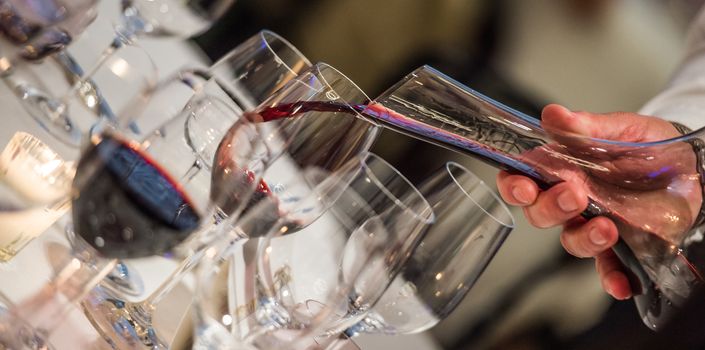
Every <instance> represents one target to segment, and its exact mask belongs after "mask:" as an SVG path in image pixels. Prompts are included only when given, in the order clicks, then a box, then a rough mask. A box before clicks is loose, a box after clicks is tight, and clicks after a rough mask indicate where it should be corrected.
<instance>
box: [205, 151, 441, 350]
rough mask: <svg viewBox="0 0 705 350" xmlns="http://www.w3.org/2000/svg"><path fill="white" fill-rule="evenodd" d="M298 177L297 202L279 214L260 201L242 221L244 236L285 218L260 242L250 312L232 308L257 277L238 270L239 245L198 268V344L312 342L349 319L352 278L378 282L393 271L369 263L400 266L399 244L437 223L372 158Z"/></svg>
mask: <svg viewBox="0 0 705 350" xmlns="http://www.w3.org/2000/svg"><path fill="white" fill-rule="evenodd" d="M300 176H301V177H302V178H303V181H300V180H295V183H296V184H298V185H299V186H301V187H306V188H308V191H309V192H308V193H307V194H304V195H302V196H301V197H299V198H298V199H297V200H296V205H291V206H289V207H288V209H286V210H279V211H273V208H272V206H271V205H269V204H268V203H267V202H260V203H258V204H257V205H256V206H254V207H253V208H252V209H251V210H250V211H249V212H248V213H247V214H246V215H244V216H243V218H241V220H240V221H239V222H238V229H240V230H242V231H243V232H248V231H250V230H251V229H252V227H253V226H254V227H255V228H256V229H260V227H258V226H259V225H260V223H261V219H262V217H265V218H269V217H272V216H273V215H274V216H277V217H279V220H278V221H276V222H275V224H274V225H270V226H269V228H268V234H267V235H266V236H265V237H264V238H263V239H262V240H261V241H260V243H259V249H258V259H257V264H256V269H257V279H256V282H257V284H258V288H257V295H256V296H255V298H256V299H255V300H254V301H253V302H252V303H251V304H252V305H253V306H254V315H253V317H246V318H244V319H243V318H241V316H240V315H238V314H237V313H236V312H237V310H238V305H237V304H236V303H234V301H236V300H238V298H239V297H240V298H241V294H242V290H240V288H243V285H247V284H249V283H252V282H251V281H250V280H249V279H248V278H247V276H246V275H245V276H242V275H239V276H237V275H236V274H235V273H234V272H233V271H234V268H235V267H236V266H237V265H236V262H235V261H234V260H232V259H233V256H234V255H233V252H234V251H235V249H234V246H233V245H230V244H229V242H228V241H221V243H220V244H217V245H213V246H212V247H211V248H209V249H208V251H207V254H206V257H207V258H206V259H204V261H203V263H202V264H201V267H200V268H199V278H198V287H197V293H196V304H195V307H196V313H195V315H196V330H195V333H196V335H195V338H196V340H195V348H197V349H201V348H203V349H206V348H219V347H224V348H228V346H234V345H236V344H243V343H248V344H249V345H250V346H252V347H254V348H258V349H269V348H272V347H273V346H279V347H280V348H282V347H286V348H297V347H298V346H297V345H296V344H299V342H310V340H311V339H313V335H315V334H316V330H317V329H319V328H320V327H323V326H326V327H327V326H330V325H331V324H332V323H336V322H338V321H339V318H341V317H343V316H340V315H339V313H341V312H342V314H343V315H344V314H345V313H346V311H347V310H348V303H349V302H350V300H349V298H350V296H351V294H350V291H351V289H353V285H354V284H360V283H367V282H369V283H371V284H376V283H378V282H380V281H384V279H385V278H387V277H385V276H384V275H386V274H387V273H390V272H391V271H390V270H387V269H386V268H378V269H374V268H372V269H370V265H371V264H376V263H378V262H380V261H382V260H385V261H387V262H388V265H386V266H387V267H391V266H394V265H395V264H396V263H399V261H400V260H401V259H403V253H402V254H399V251H398V249H399V248H400V247H403V246H407V245H409V242H413V241H414V240H415V239H416V238H417V236H418V235H419V234H420V233H421V231H422V230H423V228H424V227H425V226H426V225H428V224H430V223H431V222H432V221H433V212H432V210H431V208H430V206H429V205H428V203H427V202H426V200H425V199H424V198H423V196H421V195H420V193H418V191H417V190H416V189H415V188H414V187H413V185H411V184H410V183H409V182H408V181H407V180H406V179H405V178H404V177H403V176H402V175H401V174H399V173H398V171H396V169H394V168H393V167H391V166H390V165H389V164H388V163H387V162H385V161H384V160H382V159H381V158H379V157H378V156H376V155H373V154H370V153H363V154H361V155H358V156H357V157H354V158H352V159H351V160H350V161H349V162H348V163H346V164H344V165H342V166H341V167H339V168H338V170H336V171H335V172H333V173H331V172H328V171H325V170H322V169H320V168H316V167H312V168H307V169H305V170H303V172H302V173H301V174H300ZM301 193H302V194H303V193H304V192H303V191H302V192H301ZM290 228H293V230H290ZM224 247H225V248H227V249H223V248H224ZM375 266H378V267H381V266H379V265H375ZM243 277H244V278H243ZM379 288H383V286H379ZM238 295H240V296H239V297H238ZM358 300H360V301H362V300H364V298H363V297H362V296H361V295H360V298H359V299H358ZM291 342H293V344H292V343H291ZM282 343H284V345H282ZM275 344H276V345H275Z"/></svg>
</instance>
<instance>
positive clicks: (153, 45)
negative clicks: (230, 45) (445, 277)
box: [0, 1, 439, 350]
mask: <svg viewBox="0 0 705 350" xmlns="http://www.w3.org/2000/svg"><path fill="white" fill-rule="evenodd" d="M100 6H101V9H100V10H101V15H99V17H98V19H97V20H96V22H95V23H94V24H92V25H91V27H90V28H89V30H88V31H87V32H86V33H85V34H84V35H83V36H82V37H81V38H80V39H79V40H78V41H77V42H76V43H75V44H74V45H72V47H71V49H70V52H71V54H72V55H73V56H74V57H75V58H76V59H77V60H78V61H79V63H81V64H82V65H83V66H84V67H85V66H89V64H90V62H91V61H93V60H95V58H97V55H98V52H100V50H102V48H104V47H105V46H106V45H107V43H109V41H110V39H111V37H112V26H111V21H113V20H114V18H115V15H103V14H106V13H107V14H111V13H117V11H118V4H117V3H116V2H110V1H104V2H102V3H101V5H100ZM139 44H140V45H141V46H142V47H144V48H145V49H146V50H147V51H148V52H149V53H150V55H151V56H152V58H153V60H154V61H155V62H156V63H157V66H158V68H159V75H160V76H161V77H165V76H168V75H169V74H171V73H173V72H175V71H177V70H178V69H180V68H183V67H187V66H188V67H198V66H201V67H203V66H207V65H208V64H209V61H208V59H207V57H206V56H205V55H204V54H203V53H202V52H201V51H200V49H198V48H197V47H196V46H195V45H193V44H191V43H189V42H184V41H180V40H170V39H166V40H165V39H159V40H156V39H149V38H146V39H143V40H140V42H139ZM0 105H2V106H3V113H22V114H25V112H24V111H23V110H22V107H21V106H20V105H19V103H18V102H17V100H16V98H15V97H14V96H13V95H12V93H11V92H10V91H9V90H8V88H7V87H6V86H5V85H2V86H0ZM11 128H12V125H3V129H5V130H8V129H11ZM67 220H68V218H67V217H64V218H62V219H61V220H60V221H59V222H57V224H55V225H54V226H52V227H51V228H50V229H49V230H48V231H47V232H45V233H44V234H42V235H41V236H40V237H39V238H37V239H35V240H34V241H33V242H31V243H30V244H29V245H28V246H27V247H26V248H25V249H23V250H22V251H21V252H20V253H19V254H18V255H17V256H16V257H15V258H13V259H12V260H11V261H10V262H8V263H4V264H0V291H1V292H2V293H4V294H5V295H6V296H7V297H8V298H9V299H10V301H12V302H18V301H20V300H22V299H23V298H25V297H26V296H28V295H31V294H32V293H33V292H36V291H37V290H38V289H39V288H40V287H41V286H42V285H43V284H44V283H46V282H47V281H48V280H49V279H50V278H51V277H52V276H53V273H54V272H55V271H54V268H56V267H57V266H58V262H59V261H61V260H62V257H65V256H66V255H67V254H68V251H69V250H68V249H69V248H68V246H69V245H68V242H67V240H66V238H65V237H64V233H63V227H64V226H65V224H66V221H67ZM130 264H131V265H132V266H134V267H135V268H136V270H137V271H138V272H139V274H140V275H141V276H142V277H143V280H144V283H145V290H146V291H147V293H149V291H151V290H154V289H155V288H156V287H157V286H158V285H159V284H160V283H161V282H162V281H163V278H164V276H166V275H168V274H169V273H170V272H171V271H172V270H173V269H174V268H175V267H176V263H175V262H173V261H170V260H167V259H163V258H146V259H136V260H131V261H130ZM188 282H189V281H186V283H185V284H183V285H182V286H180V287H178V288H176V289H175V291H174V292H172V294H171V295H170V296H169V297H168V298H167V300H165V301H164V302H163V304H164V305H160V308H158V311H157V314H156V315H155V323H156V324H157V326H158V327H159V329H160V330H161V331H163V334H164V336H165V337H166V338H167V339H171V340H172V342H173V344H174V346H173V348H181V347H182V346H180V345H179V344H183V342H185V341H186V339H183V337H181V335H182V334H185V333H188V332H179V329H182V328H185V327H188V326H189V320H188V318H187V317H186V318H184V317H181V316H178V317H174V315H184V314H185V311H186V308H187V306H188V305H187V304H188V303H183V302H179V301H182V300H183V299H186V298H189V297H190V287H191V285H190V284H189V283H188ZM176 334H179V335H180V336H178V337H177V336H175V335H176ZM50 340H51V342H52V344H53V345H54V346H55V347H56V349H59V350H60V349H105V348H108V346H107V344H106V343H105V342H104V341H102V340H101V339H100V338H99V336H98V334H97V333H96V332H95V331H94V330H93V327H92V326H91V324H90V323H89V322H88V320H87V319H86V318H85V317H84V316H83V313H82V312H81V311H80V309H79V308H77V307H74V308H73V309H72V310H71V312H70V314H69V315H68V317H67V318H66V320H65V322H63V323H62V325H61V327H60V328H59V329H57V330H56V332H55V333H54V335H53V336H52V338H51V339H50ZM356 341H357V342H358V343H359V344H360V346H361V347H362V348H363V349H367V350H372V349H390V348H412V349H417V350H433V349H438V348H439V347H438V346H437V345H436V344H435V343H434V341H433V340H432V338H431V337H430V336H428V335H426V334H420V335H413V336H400V337H384V336H362V337H359V338H357V339H356Z"/></svg>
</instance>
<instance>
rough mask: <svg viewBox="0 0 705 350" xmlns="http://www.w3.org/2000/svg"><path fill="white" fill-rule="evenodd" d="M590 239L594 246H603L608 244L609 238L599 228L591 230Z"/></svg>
mask: <svg viewBox="0 0 705 350" xmlns="http://www.w3.org/2000/svg"><path fill="white" fill-rule="evenodd" d="M588 238H589V239H590V242H592V244H594V245H597V246H602V245H604V244H605V243H607V237H606V236H605V235H604V234H602V231H600V230H599V229H598V228H597V227H593V228H591V229H590V232H589V233H588Z"/></svg>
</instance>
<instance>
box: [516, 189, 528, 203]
mask: <svg viewBox="0 0 705 350" xmlns="http://www.w3.org/2000/svg"><path fill="white" fill-rule="evenodd" d="M512 196H513V197H514V199H516V200H517V201H518V202H519V203H521V204H529V202H530V201H529V196H528V195H527V194H526V193H524V191H523V190H522V189H521V188H520V187H514V188H512Z"/></svg>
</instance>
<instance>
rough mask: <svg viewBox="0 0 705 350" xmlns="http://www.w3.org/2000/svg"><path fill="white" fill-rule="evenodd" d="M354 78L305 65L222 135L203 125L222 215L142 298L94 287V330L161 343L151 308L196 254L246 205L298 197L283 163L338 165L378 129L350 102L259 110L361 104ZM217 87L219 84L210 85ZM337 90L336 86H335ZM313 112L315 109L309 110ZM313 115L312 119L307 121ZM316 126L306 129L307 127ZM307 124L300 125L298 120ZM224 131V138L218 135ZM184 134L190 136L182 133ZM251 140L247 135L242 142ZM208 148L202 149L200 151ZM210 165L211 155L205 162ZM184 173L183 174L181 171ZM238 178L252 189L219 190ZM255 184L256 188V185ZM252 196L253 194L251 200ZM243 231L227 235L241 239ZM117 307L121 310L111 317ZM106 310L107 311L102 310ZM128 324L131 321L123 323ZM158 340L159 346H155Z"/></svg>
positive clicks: (117, 338) (118, 338)
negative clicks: (258, 142) (280, 113)
mask: <svg viewBox="0 0 705 350" xmlns="http://www.w3.org/2000/svg"><path fill="white" fill-rule="evenodd" d="M350 84H352V82H350V81H349V80H347V78H345V77H344V76H343V75H342V74H340V73H339V72H337V71H336V70H334V69H333V68H332V67H330V66H327V65H324V64H319V65H316V66H314V67H312V68H311V69H310V70H309V71H304V72H302V73H301V75H300V76H299V77H298V78H296V79H294V80H292V81H291V82H290V83H289V84H286V85H285V86H284V87H282V88H281V89H280V90H278V91H277V92H275V93H274V95H272V96H271V97H270V98H269V99H267V100H266V101H265V102H264V103H263V104H262V105H261V106H260V107H259V108H258V109H257V110H255V111H251V112H245V113H244V115H243V117H242V118H241V119H240V120H238V121H236V122H235V123H234V124H233V125H232V126H231V127H230V129H229V130H227V133H226V134H225V136H224V137H221V136H220V135H218V136H215V135H216V134H217V132H218V131H219V130H224V128H223V129H219V128H212V127H211V128H210V129H209V131H208V132H200V133H198V134H200V135H211V136H209V139H213V140H219V141H220V142H219V143H218V144H217V148H216V147H211V146H210V145H214V146H215V143H214V144H210V145H209V146H204V147H198V148H197V149H198V152H197V153H198V155H197V157H201V158H203V159H204V160H208V159H215V160H214V161H213V164H214V165H213V167H212V173H211V171H210V170H211V168H210V167H208V168H205V169H202V170H201V171H200V172H198V173H197V174H200V173H206V174H209V176H211V179H212V182H211V194H212V197H213V201H214V202H215V203H216V204H217V205H218V208H219V210H220V213H219V215H218V217H216V218H215V220H216V221H221V220H222V221H223V222H222V223H221V224H220V227H218V228H217V229H214V230H210V231H204V232H199V233H198V234H196V235H194V236H193V237H192V238H191V239H190V240H189V242H187V244H185V246H188V248H184V250H185V251H186V250H187V251H188V252H187V253H183V254H182V255H186V256H188V257H187V258H186V259H185V260H184V261H183V262H182V263H181V265H180V266H179V267H178V268H177V269H176V271H175V272H174V273H173V274H172V275H171V276H170V277H169V278H167V280H166V281H165V282H164V283H163V284H162V285H161V286H160V287H159V288H157V290H155V291H154V292H153V293H152V294H150V296H148V297H147V298H146V299H145V300H142V301H140V302H130V301H125V300H121V298H119V297H118V296H114V295H109V294H108V295H106V294H105V293H102V292H101V291H100V290H94V291H93V292H92V293H91V294H90V296H89V298H87V299H86V301H85V302H84V303H83V306H84V311H85V312H86V314H88V316H89V317H90V318H91V319H92V321H93V324H94V325H95V326H96V327H97V328H98V330H99V332H101V334H103V335H104V337H106V338H108V339H112V340H113V341H114V342H115V343H120V342H123V343H128V344H136V343H138V341H139V339H134V338H135V337H134V336H132V334H137V335H138V336H139V335H142V334H150V339H149V341H150V342H151V343H150V346H155V345H154V344H165V340H159V341H155V339H158V338H159V337H158V335H159V331H158V330H157V329H154V327H153V325H152V315H153V313H154V310H155V308H156V305H157V304H158V302H159V301H161V300H162V299H163V298H164V297H165V296H166V295H168V293H169V292H170V291H171V290H172V288H173V287H174V286H176V285H177V284H178V283H179V282H180V281H181V279H182V278H183V277H184V276H185V275H187V274H188V273H189V272H190V271H191V269H192V268H193V266H195V264H196V263H197V262H198V261H199V259H201V257H202V254H203V252H204V250H205V249H206V248H207V247H208V246H209V245H210V242H211V241H212V240H214V239H216V237H219V236H223V235H225V236H229V235H228V233H227V232H224V231H227V230H228V228H229V227H231V226H230V225H232V224H233V223H234V220H235V219H236V218H237V217H238V216H239V214H240V213H241V212H242V211H243V210H247V208H248V207H249V206H251V205H252V204H253V203H257V202H259V201H263V200H264V201H267V202H270V203H273V204H275V205H277V206H278V207H280V209H281V210H284V208H285V207H286V206H287V205H288V204H289V203H292V202H293V201H294V198H296V197H298V196H300V195H299V194H298V191H299V189H298V188H297V187H296V186H290V187H286V186H284V184H283V182H282V176H281V174H280V171H281V168H282V167H283V166H285V165H284V163H286V166H287V167H288V170H287V171H288V173H293V172H295V170H294V169H297V168H298V167H303V166H306V165H307V164H309V163H312V162H316V163H317V164H319V165H320V166H321V167H327V168H334V167H338V166H340V164H341V162H344V161H346V160H347V159H349V158H350V157H351V156H352V155H354V154H356V152H360V151H364V150H366V149H367V148H369V146H370V145H371V141H372V140H373V139H374V138H375V137H376V135H377V130H378V129H377V128H376V126H375V125H374V124H372V123H369V122H367V121H365V120H364V119H361V118H360V117H359V116H358V115H356V114H354V110H352V107H349V111H348V113H352V114H348V115H346V113H342V112H333V111H331V112H322V113H309V114H308V115H301V116H298V117H297V118H290V119H274V120H269V121H266V122H262V121H264V120H266V118H265V117H263V115H266V114H267V111H269V110H271V108H275V107H277V106H280V105H285V104H290V103H291V102H293V101H306V100H313V101H319V100H321V99H324V98H332V97H333V96H335V99H336V100H337V101H340V103H348V102H345V101H353V102H350V103H359V102H362V101H365V100H366V99H367V97H366V96H365V95H364V93H362V92H361V91H360V90H359V89H357V88H356V87H355V88H354V89H352V88H349V85H350ZM212 87H213V88H217V86H212ZM338 91H340V92H338ZM314 114H315V115H314ZM241 121H246V122H247V123H246V124H244V125H245V126H247V125H250V123H252V122H254V125H256V126H257V127H258V128H259V131H260V133H261V135H262V136H263V143H262V147H261V148H259V149H256V150H250V149H248V148H243V145H242V143H243V142H242V140H241V139H242V136H243V135H242V128H243V124H242V123H241ZM309 121H310V122H309ZM197 122H199V123H200V125H199V123H188V124H187V126H186V129H185V130H186V133H187V134H188V133H189V132H188V130H189V128H190V127H191V126H193V125H196V126H197V128H203V127H204V126H205V125H213V123H212V122H206V121H203V120H202V121H197ZM309 124H310V125H315V126H316V128H314V129H310V128H309V127H308V126H309ZM303 125H305V126H303ZM342 126H344V127H345V128H346V130H347V134H341V133H340V129H341V127H342ZM221 138H222V140H220V139H221ZM187 139H195V138H192V137H187ZM247 143H249V141H248V142H247ZM327 143H331V144H337V145H338V146H339V147H340V148H331V147H319V149H318V150H317V151H315V152H314V149H313V148H312V147H302V144H306V145H309V146H312V145H314V144H317V145H321V146H325V145H326V144H327ZM204 150H205V151H207V150H212V151H207V152H206V154H207V156H204V154H203V152H204ZM243 151H246V152H247V154H250V153H255V154H257V157H254V158H253V159H250V160H248V161H247V162H243V156H242V155H241V153H242V152H243ZM209 164H210V161H209ZM192 169H193V167H192V168H191V169H189V170H188V171H187V173H188V174H189V175H188V176H193V174H194V173H192V172H191V170H192ZM184 176H186V175H184ZM243 179H245V182H247V183H248V184H250V185H251V186H243V187H242V188H244V189H247V190H249V189H252V190H254V191H256V192H255V194H254V196H253V197H250V194H251V193H250V192H238V191H230V192H229V195H228V196H220V199H218V198H217V197H218V196H219V194H220V193H221V192H223V191H222V188H229V187H236V186H233V183H235V184H237V183H242V182H243ZM255 187H256V188H255ZM251 198H252V199H251ZM264 223H266V221H265V220H262V222H261V223H260V227H265V226H266V225H265V224H264ZM260 234H264V232H263V233H256V232H254V230H250V231H249V232H247V235H245V236H242V237H247V236H256V235H260ZM242 237H240V236H237V237H232V238H231V239H239V238H242ZM116 310H119V312H118V314H119V316H118V317H111V316H112V315H113V314H115V313H116V312H115V311H116ZM106 315H107V317H106ZM118 322H119V325H120V326H119V327H129V328H130V331H120V332H115V331H114V330H115V329H117V327H116V324H117V323H118ZM128 324H129V326H128ZM159 346H161V345H159Z"/></svg>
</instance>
